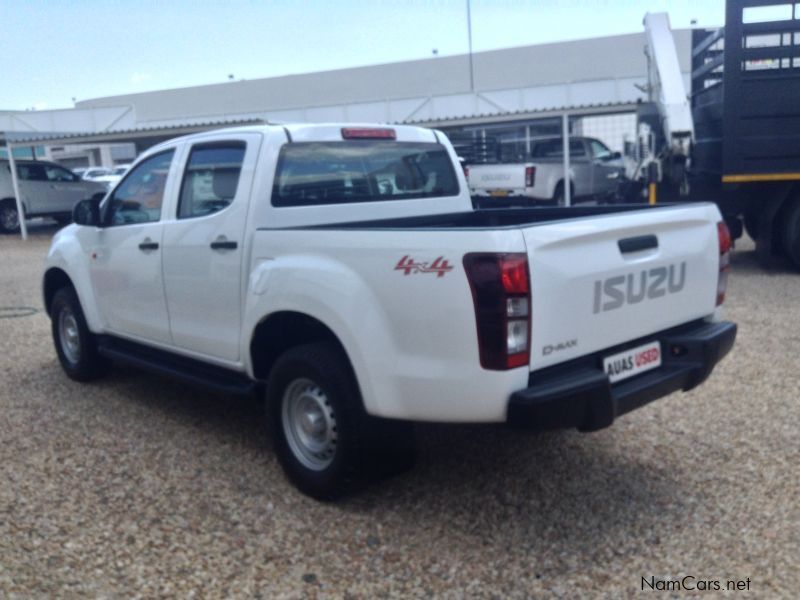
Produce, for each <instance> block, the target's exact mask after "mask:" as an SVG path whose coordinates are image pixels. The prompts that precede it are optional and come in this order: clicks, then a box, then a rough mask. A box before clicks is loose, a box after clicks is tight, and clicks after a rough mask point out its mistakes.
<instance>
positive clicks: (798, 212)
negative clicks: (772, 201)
mask: <svg viewBox="0 0 800 600" xmlns="http://www.w3.org/2000/svg"><path fill="white" fill-rule="evenodd" d="M791 202H792V203H791V205H790V206H789V209H788V211H786V220H785V221H784V222H783V249H784V250H785V251H786V254H787V255H788V256H789V258H790V259H791V260H792V262H793V263H794V266H795V267H797V268H798V269H800V196H798V197H795V198H794V199H793V200H792V201H791Z"/></svg>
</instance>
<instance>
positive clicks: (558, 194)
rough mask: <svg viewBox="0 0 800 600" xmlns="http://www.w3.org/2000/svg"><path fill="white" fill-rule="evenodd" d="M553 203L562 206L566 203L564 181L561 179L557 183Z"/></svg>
mask: <svg viewBox="0 0 800 600" xmlns="http://www.w3.org/2000/svg"><path fill="white" fill-rule="evenodd" d="M553 204H554V205H555V206H561V205H562V204H564V182H563V181H559V182H558V183H557V184H556V189H555V190H554V191H553Z"/></svg>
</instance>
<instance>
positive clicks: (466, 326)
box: [46, 125, 720, 422]
mask: <svg viewBox="0 0 800 600" xmlns="http://www.w3.org/2000/svg"><path fill="white" fill-rule="evenodd" d="M340 127H341V126H340V125H332V126H319V127H314V126H294V127H288V128H287V129H288V134H289V135H291V137H292V139H294V140H301V139H339V138H337V136H338V135H340V134H339V129H340ZM395 129H396V131H397V137H398V139H399V140H401V141H402V140H426V141H434V140H435V139H436V137H438V139H439V141H440V142H441V143H443V144H444V145H445V146H446V147H447V148H448V151H449V153H450V155H451V159H452V160H453V163H454V165H455V164H457V157H456V155H455V153H454V151H453V149H452V147H451V146H450V144H449V142H448V141H447V140H446V138H444V136H443V135H442V134H441V133H438V132H437V133H434V132H432V131H430V130H423V129H418V128H412V127H400V126H398V127H395ZM251 135H254V136H256V138H258V140H259V143H260V150H259V151H258V153H257V158H253V160H254V163H252V171H248V170H249V169H250V168H251V167H250V166H246V169H245V170H243V174H244V175H243V177H245V178H246V179H249V180H250V181H251V185H249V187H248V189H249V192H248V193H245V195H244V196H242V197H241V198H240V194H241V193H242V191H241V189H240V191H239V192H237V197H236V202H239V201H240V199H241V200H243V201H245V202H246V203H247V213H246V219H245V221H244V226H243V227H244V228H243V231H242V234H241V238H240V239H239V240H238V241H239V242H240V243H241V248H240V249H241V252H240V258H238V259H237V260H239V261H240V265H239V269H238V270H237V269H236V268H235V267H236V265H235V264H234V265H227V266H223V265H222V264H220V265H218V267H213V266H212V265H210V264H209V265H206V267H205V270H203V269H202V268H201V267H202V265H201V264H200V263H198V264H195V265H194V266H190V267H187V270H191V271H192V272H191V273H189V274H182V273H181V266H182V264H183V262H184V259H181V256H184V254H185V252H186V251H185V250H181V245H182V244H183V243H184V241H186V243H187V244H188V245H189V246H191V247H192V248H194V247H195V246H196V251H197V252H198V253H199V252H202V251H204V248H203V246H204V245H205V244H206V243H207V242H210V241H211V239H212V238H213V237H214V236H215V235H217V234H218V233H219V232H222V229H223V228H224V227H223V226H222V225H219V227H217V226H216V225H215V226H211V225H210V224H208V223H202V222H200V221H202V219H198V220H195V221H196V222H197V223H198V224H197V225H196V227H194V228H189V227H187V228H186V229H185V230H179V229H174V230H172V231H173V232H174V234H172V233H171V234H161V238H160V239H161V240H162V246H164V248H162V249H166V250H168V252H167V257H166V258H165V259H163V260H164V273H165V274H166V277H167V280H168V281H167V283H166V285H165V286H162V292H161V293H162V296H161V297H160V298H161V299H160V300H158V301H157V299H158V298H159V296H158V293H157V291H158V290H157V289H156V288H157V287H158V286H157V285H156V284H155V280H154V279H152V278H149V277H148V276H147V273H146V272H145V271H144V270H143V267H142V266H141V265H139V264H132V265H131V266H129V267H128V271H127V272H125V273H123V272H122V269H123V267H122V266H120V267H118V269H119V271H118V274H117V276H116V277H115V278H112V279H110V280H109V281H107V282H106V285H107V286H108V289H104V290H102V291H101V292H99V291H98V290H96V289H95V287H93V286H92V283H91V277H90V272H91V267H90V265H91V263H92V259H91V257H90V255H91V253H92V251H93V249H95V248H97V246H98V243H99V240H101V239H102V236H104V235H106V234H107V233H108V232H107V231H105V230H103V229H102V228H94V227H80V226H75V225H73V226H70V227H67V228H65V229H64V230H62V232H60V233H59V234H57V235H56V237H55V238H54V240H53V245H52V247H51V250H50V253H49V255H48V258H47V263H46V267H47V268H51V267H57V268H60V269H62V270H64V271H65V272H66V273H67V275H68V276H69V277H70V278H71V280H72V281H73V283H74V285H75V287H76V289H77V290H78V295H79V297H80V299H81V303H82V305H83V306H84V311H85V312H86V317H87V322H88V324H89V328H90V329H91V330H92V331H94V332H96V333H116V334H118V335H123V336H124V337H127V338H129V339H134V340H136V341H140V342H142V343H145V344H149V345H151V346H153V347H158V348H162V349H166V350H170V351H172V352H175V353H178V354H182V355H186V356H190V357H193V358H196V359H199V360H202V361H205V362H207V363H209V364H215V365H220V366H225V367H228V368H230V369H233V370H237V371H240V372H244V373H248V374H249V375H250V376H251V377H252V376H253V365H252V364H251V361H250V354H249V347H250V342H251V339H252V335H253V332H254V330H255V328H256V327H257V325H258V324H259V323H260V322H262V321H263V320H264V319H266V318H268V317H269V316H270V315H272V314H274V313H276V312H280V311H294V312H300V313H304V314H306V315H309V316H311V317H314V318H316V319H318V320H319V321H321V322H322V323H324V324H325V325H326V326H327V327H328V328H329V329H330V330H332V331H333V332H334V334H335V335H336V336H337V337H338V339H339V341H340V342H341V344H342V346H343V347H344V349H345V351H346V353H347V355H348V357H349V359H350V361H351V363H352V365H353V367H354V370H355V374H356V377H357V380H358V384H359V387H360V389H361V393H362V396H363V400H364V404H365V407H366V409H367V411H368V412H369V413H371V414H373V415H379V416H385V417H397V418H405V419H412V420H420V421H450V422H458V421H461V422H496V421H503V420H504V419H505V416H506V409H507V403H508V399H509V397H510V395H511V394H512V393H513V392H514V391H516V390H519V389H523V388H525V387H526V386H527V385H528V379H529V376H530V373H531V371H532V370H533V371H535V370H537V369H539V368H543V367H546V366H549V365H552V364H555V363H556V362H560V361H564V360H568V359H570V358H574V357H576V356H580V355H582V354H585V353H588V352H592V351H593V350H598V349H602V348H605V347H611V346H613V345H614V344H617V343H620V342H623V341H627V340H631V339H635V338H637V337H640V336H643V335H646V334H647V333H650V332H655V331H658V330H660V329H664V328H666V327H669V326H671V325H677V324H679V323H683V322H687V321H690V320H693V319H695V318H712V317H713V316H714V315H715V314H717V311H716V310H715V306H714V298H715V290H716V277H717V274H716V269H717V268H718V260H719V259H718V248H717V243H718V242H717V234H716V223H717V221H719V220H720V216H719V213H718V211H717V209H716V208H715V207H714V206H713V205H693V206H686V207H683V208H668V209H664V210H643V211H634V212H626V213H615V214H610V215H606V216H601V217H592V218H575V219H568V220H562V221H557V222H549V223H546V222H544V223H539V224H533V225H523V226H509V227H498V228H492V227H476V228H448V227H446V226H442V227H439V228H435V229H434V228H431V229H424V228H416V229H415V228H397V229H374V228H373V229H369V228H363V229H345V228H340V229H333V228H329V229H309V228H307V226H312V225H318V224H335V223H344V222H351V221H359V220H362V221H368V220H374V219H380V218H394V217H404V216H418V215H437V214H449V213H454V212H462V213H463V212H467V211H470V210H471V199H470V196H469V194H468V188H467V186H466V181H465V180H464V178H463V175H462V174H461V172H460V169H456V171H457V173H458V176H459V183H460V187H461V191H460V193H459V195H458V196H453V197H448V198H429V199H425V200H401V201H393V202H386V201H384V202H376V203H365V204H361V205H355V204H353V205H346V204H342V205H336V206H315V207H296V208H276V207H273V206H272V205H271V203H270V202H269V196H270V190H271V189H272V180H273V177H274V172H275V165H276V160H277V155H278V151H279V149H280V147H281V145H283V144H285V143H286V142H287V131H286V130H284V128H282V127H274V126H271V127H270V126H268V127H260V128H241V129H237V130H229V131H219V132H213V133H207V134H200V135H196V136H190V137H189V138H184V139H182V140H178V141H175V142H170V143H167V144H166V145H162V146H159V147H156V148H153V149H152V150H151V151H150V152H148V153H147V154H145V155H144V156H143V157H141V158H140V160H143V159H144V158H146V157H147V156H149V155H151V154H153V153H155V152H159V151H162V150H164V149H165V148H169V147H174V148H176V158H175V161H174V162H173V169H175V172H174V173H173V171H172V170H171V171H170V178H171V180H170V181H169V182H168V183H167V192H166V196H165V201H164V208H163V211H162V221H161V222H160V223H158V224H155V225H154V227H160V228H163V229H164V230H168V229H169V228H170V226H171V225H173V224H174V223H173V222H174V215H175V209H176V207H175V204H176V197H177V191H176V190H177V188H178V187H179V183H177V182H179V181H180V176H181V171H182V169H183V164H184V162H185V160H186V156H187V154H188V146H189V145H190V144H191V143H194V142H196V141H215V140H216V141H222V140H230V139H238V138H237V137H236V136H239V137H240V138H241V137H242V136H245V137H247V136H251ZM247 139H248V140H249V141H248V144H250V143H256V142H254V141H253V140H250V138H249V137H248V138H247ZM250 156H251V155H250V154H249V150H248V157H250ZM248 160H249V158H248ZM249 164H250V163H248V165H249ZM245 172H246V174H245ZM231 208H233V205H232V206H231V207H229V208H228V209H226V211H227V210H230V209H231ZM226 211H222V212H220V213H218V214H219V215H224V214H225V212H226ZM235 214H237V213H230V214H229V216H234V215H235ZM234 220H235V221H237V222H240V217H237V218H236V219H234ZM132 227H135V226H132ZM132 227H120V228H117V229H118V230H122V229H130V230H131V231H133V229H132ZM304 227H306V228H304ZM139 233H141V232H139ZM644 234H656V235H658V238H659V248H658V250H657V251H655V252H649V251H645V252H642V253H641V255H638V256H635V257H632V258H631V259H623V258H622V257H621V256H620V253H619V250H618V249H617V240H618V239H619V238H621V237H629V236H637V235H644ZM152 235H158V234H156V233H154V234H151V237H152ZM226 235H227V233H226ZM131 236H132V239H135V241H136V243H138V241H139V239H138V237H137V236H135V235H134V234H133V233H132V234H131ZM139 237H141V236H139ZM123 244H124V242H123V241H120V242H119V245H120V246H122V245H123ZM170 249H172V250H170ZM112 250H113V252H114V253H116V252H117V250H118V249H117V248H113V249H112ZM192 251H194V250H192ZM469 252H527V253H528V256H529V264H530V272H531V279H532V284H531V287H532V313H533V325H532V335H533V342H532V359H531V363H530V365H529V366H523V367H519V368H516V369H512V370H509V371H487V370H484V369H483V368H482V367H481V366H480V359H479V351H478V343H477V331H476V323H475V311H474V306H473V299H472V295H471V292H470V288H469V284H468V281H467V277H466V273H465V272H464V268H463V266H462V260H463V256H464V255H465V254H466V253H469ZM170 255H172V258H169V256H170ZM406 255H408V256H411V257H413V258H414V260H416V261H419V262H431V261H433V260H435V259H436V258H438V257H442V258H444V259H447V260H448V261H449V264H450V265H452V266H453V269H452V270H451V271H449V272H447V273H446V274H445V275H444V276H442V277H439V276H437V274H436V273H416V274H408V275H406V274H405V272H404V271H403V270H398V269H395V266H396V265H397V263H398V261H399V260H400V259H401V258H402V257H403V256H406ZM675 261H686V262H687V275H686V285H685V287H684V290H683V291H682V292H681V294H675V295H673V296H672V297H670V298H669V300H668V301H667V302H659V301H658V300H654V301H651V302H643V303H641V304H637V305H634V306H630V307H627V306H626V307H625V308H624V309H620V310H616V311H608V312H603V313H600V314H599V315H598V314H594V313H593V312H592V308H593V304H592V303H593V300H592V298H593V286H594V282H595V281H596V280H597V279H602V278H607V277H610V276H611V277H613V276H617V275H618V274H624V273H628V272H629V271H631V270H634V271H635V270H636V269H640V268H650V267H651V266H652V265H662V264H669V263H671V262H675ZM187 264H188V263H187ZM147 268H148V269H149V267H147ZM223 269H224V271H225V272H224V273H222V270H223ZM201 271H202V272H201ZM148 272H149V271H148ZM237 280H238V288H237V286H236V283H237ZM145 283H146V284H147V285H149V286H152V291H153V296H152V297H151V298H149V299H148V300H147V302H148V303H150V304H148V306H144V305H141V306H140V305H139V304H137V303H142V302H145V300H143V298H142V297H140V296H139V295H138V294H137V299H136V301H135V302H133V301H132V302H131V303H129V304H127V305H123V306H122V308H121V309H117V308H116V307H115V306H114V305H113V303H111V302H110V300H111V299H112V298H119V297H120V295H121V294H124V293H130V291H131V290H132V289H133V287H136V289H137V290H139V291H142V292H144V287H142V286H144V285H145ZM137 286H138V287H137ZM222 286H226V287H230V289H227V290H225V291H222V290H220V289H218V288H220V287H222ZM175 289H177V290H178V291H177V292H176V293H175V294H173V291H174V290H175ZM163 290H166V291H163ZM237 295H238V297H239V300H238V302H239V304H238V305H237V306H235V307H230V306H223V304H224V303H230V302H233V301H234V298H236V297H237ZM192 298H197V299H198V300H197V304H196V305H195V304H193V301H192ZM158 302H163V304H164V306H167V305H169V306H170V310H169V318H168V319H167V320H168V322H170V323H171V325H166V326H163V327H161V328H159V327H158V326H156V325H155V324H154V323H153V319H161V316H160V313H158V311H157V310H156V306H155V304H153V303H156V304H157V303H158ZM215 307H216V309H218V310H219V311H220V312H219V314H218V315H217V316H214V315H209V317H208V318H209V319H210V321H209V322H208V325H207V326H204V325H203V322H202V319H201V316H200V313H201V312H206V313H208V312H213V311H214V310H215ZM201 308H202V311H201ZM231 308H233V309H232V310H228V309H231ZM238 309H240V310H238ZM117 310H121V312H115V311H117ZM143 311H149V312H150V314H149V315H147V317H146V318H145V316H144V315H142V314H139V312H143ZM134 313H135V314H134ZM237 314H238V317H237V316H236V315H237ZM126 315H127V317H126ZM123 317H126V318H130V319H140V320H141V321H142V322H144V323H145V324H146V326H145V325H142V326H141V327H140V329H139V330H138V331H133V330H126V331H122V330H121V329H122V326H120V325H118V323H119V322H120V320H124V319H123ZM237 318H238V324H237V323H236V321H237ZM216 319H219V320H216ZM192 328H196V331H194V332H192ZM223 328H232V331H226V332H224V333H220V331H221V329H223ZM569 336H573V337H578V338H579V344H578V346H577V347H576V348H574V349H570V350H569V351H565V352H563V353H558V354H557V355H556V356H552V357H547V358H546V359H545V358H542V357H540V353H541V349H542V345H543V344H545V343H549V342H550V340H559V339H562V338H565V337H569ZM234 339H236V340H238V341H237V342H235V343H234ZM215 341H218V342H219V344H220V347H221V348H223V349H224V350H222V351H219V350H215V349H214V347H213V346H214V342H215ZM237 344H238V351H237V349H235V348H232V346H235V345H237Z"/></svg>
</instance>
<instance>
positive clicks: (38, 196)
mask: <svg viewBox="0 0 800 600" xmlns="http://www.w3.org/2000/svg"><path fill="white" fill-rule="evenodd" d="M16 163H17V175H18V178H19V191H20V195H21V196H22V198H21V200H22V206H23V210H24V211H25V217H27V218H30V217H53V218H54V219H55V220H56V221H58V222H59V223H68V222H69V221H70V220H71V218H72V207H73V206H75V204H76V203H77V202H79V201H80V200H83V199H84V198H90V197H92V196H94V195H95V194H98V193H105V191H106V186H105V185H103V184H102V183H95V182H92V181H84V180H82V179H81V178H80V177H78V176H77V175H75V173H73V172H72V171H70V170H68V169H65V168H64V167H62V166H60V165H57V164H55V163H51V162H45V161H38V160H37V161H32V160H17V161H16ZM19 218H20V216H19V213H18V211H17V203H16V200H15V198H14V186H13V185H12V182H11V169H10V167H9V163H8V161H0V232H3V233H9V232H15V231H18V230H19Z"/></svg>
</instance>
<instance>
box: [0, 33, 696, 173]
mask: <svg viewBox="0 0 800 600" xmlns="http://www.w3.org/2000/svg"><path fill="white" fill-rule="evenodd" d="M673 33H674V39H675V43H676V46H677V51H678V59H679V63H680V67H681V71H682V72H683V74H684V80H685V84H686V89H687V90H688V89H689V82H690V73H691V37H692V32H691V30H688V29H683V30H676V31H674V32H673ZM645 45H646V42H645V36H644V33H637V34H627V35H618V36H610V37H602V38H594V39H584V40H576V41H567V42H558V43H551V44H540V45H531V46H522V47H516V48H507V49H502V50H492V51H486V52H477V53H475V54H473V55H472V57H470V56H468V55H457V56H441V57H432V58H428V59H423V60H414V61H406V62H397V63H390V64H381V65H372V66H365V67H356V68H349V69H339V70H333V71H326V72H317V73H308V74H299V75H286V76H281V77H271V78H264V79H254V80H242V81H229V82H225V83H219V84H212V85H202V86H194V87H187V88H180V89H170V90H160V91H153V92H144V93H137V94H129V95H122V96H110V97H106V98H96V99H91V100H83V101H80V102H77V103H76V104H75V108H73V109H65V110H60V111H25V112H16V113H15V112H10V111H5V112H0V144H2V143H3V142H4V141H5V142H9V143H14V144H15V145H16V146H23V145H28V146H30V147H39V148H42V149H44V150H43V154H44V155H45V156H47V157H48V158H52V159H54V160H58V159H59V157H60V156H63V157H64V160H65V161H70V162H73V163H74V160H72V159H73V158H74V156H75V152H76V147H75V145H74V144H75V143H83V144H91V146H83V149H84V150H85V151H86V152H88V153H93V154H87V156H90V157H91V158H89V162H90V163H91V164H96V163H97V162H101V163H107V162H122V161H123V160H127V159H128V156H127V155H128V154H133V153H134V151H141V150H143V149H144V148H146V147H147V146H149V145H152V144H154V143H157V142H158V141H161V140H163V139H166V138H169V137H173V136H174V135H178V134H182V133H188V132H191V131H198V130H204V129H212V128H218V127H223V126H228V125H234V124H246V123H259V122H271V123H285V122H325V121H345V122H364V121H368V122H380V123H406V124H417V125H421V126H425V127H437V128H440V129H443V130H445V131H446V132H447V133H448V135H449V136H450V137H451V139H453V140H454V143H455V144H456V145H457V146H459V145H463V146H464V147H467V146H468V145H470V144H471V143H472V142H473V141H475V140H478V139H486V138H491V139H492V140H494V141H495V142H496V145H495V146H496V148H497V149H498V153H499V154H501V158H502V159H514V158H518V157H521V156H522V155H524V153H525V152H526V151H527V150H529V149H530V144H531V140H535V139H537V138H542V137H548V136H553V135H560V133H561V118H562V116H563V115H564V114H568V115H569V116H570V127H571V130H572V133H573V134H575V135H591V136H594V137H599V138H600V139H602V140H603V141H604V142H605V143H606V144H607V145H609V146H610V147H611V148H612V149H614V150H622V146H623V142H624V140H625V139H626V138H632V137H633V136H634V135H635V122H636V119H635V108H636V103H637V101H640V100H645V99H646V97H647V94H646V91H645V90H646V85H647V58H646V56H645V54H644V49H645ZM122 142H125V143H128V144H133V145H132V146H128V148H129V149H130V150H129V151H120V150H119V146H117V150H114V151H112V150H111V149H109V146H108V144H109V143H122ZM134 149H135V150H134ZM80 150H81V148H80V147H79V148H77V151H78V154H79V153H80ZM0 151H1V150H0ZM114 153H116V154H117V156H120V155H122V156H124V159H115V158H114ZM72 166H77V165H74V164H73V165H72Z"/></svg>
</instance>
